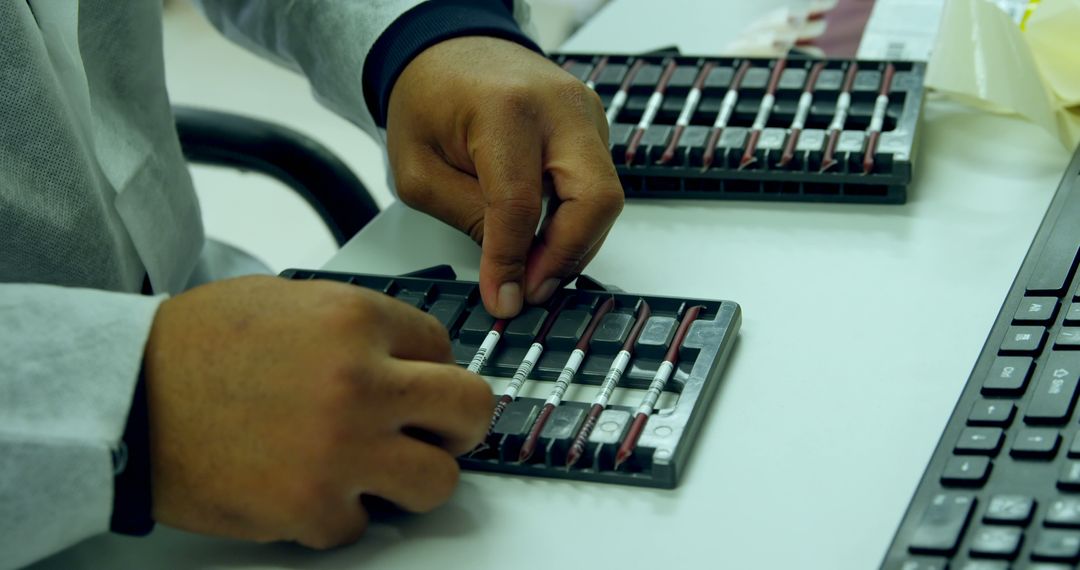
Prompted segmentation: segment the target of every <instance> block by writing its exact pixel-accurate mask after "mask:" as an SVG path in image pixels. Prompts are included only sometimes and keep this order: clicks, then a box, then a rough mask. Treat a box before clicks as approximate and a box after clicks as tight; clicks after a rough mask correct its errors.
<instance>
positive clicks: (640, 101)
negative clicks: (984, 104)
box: [551, 53, 926, 204]
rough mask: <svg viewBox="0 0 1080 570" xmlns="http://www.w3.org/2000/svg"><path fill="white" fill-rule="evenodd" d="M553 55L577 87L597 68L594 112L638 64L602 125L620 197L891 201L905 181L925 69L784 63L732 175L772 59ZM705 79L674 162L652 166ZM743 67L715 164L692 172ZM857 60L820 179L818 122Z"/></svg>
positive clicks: (829, 115) (825, 122)
mask: <svg viewBox="0 0 1080 570" xmlns="http://www.w3.org/2000/svg"><path fill="white" fill-rule="evenodd" d="M551 57H552V59H553V60H554V61H555V62H556V63H559V64H560V65H562V66H563V67H564V69H567V71H569V72H570V73H571V74H573V75H575V76H576V77H578V78H580V79H582V81H586V80H588V79H590V78H591V77H592V76H593V73H592V72H593V70H594V69H595V68H596V66H598V65H599V64H600V62H601V61H604V63H605V66H604V69H603V70H602V71H601V72H600V73H599V74H598V75H597V76H595V77H594V78H593V79H594V82H593V88H594V89H595V90H596V92H597V94H599V95H600V98H601V100H602V101H603V103H604V106H605V109H607V108H608V107H609V105H610V104H611V101H612V99H613V97H614V95H615V93H616V92H617V91H618V90H619V88H620V84H621V83H622V82H623V79H624V78H625V77H626V75H627V72H628V70H629V69H630V68H631V67H632V66H633V65H634V64H635V63H636V62H637V61H638V60H642V61H644V66H643V67H642V68H641V69H640V71H638V72H637V75H636V76H635V77H634V79H633V81H632V84H631V86H630V89H629V93H628V97H627V99H626V103H625V106H624V107H623V108H622V110H621V111H620V112H618V114H617V117H616V118H615V120H614V122H613V123H612V124H611V125H610V127H611V128H610V145H611V151H612V158H613V160H614V162H615V165H616V170H617V171H618V174H619V177H620V179H621V181H622V184H623V188H624V189H625V191H626V196H627V197H628V198H695V199H701V198H706V199H735V200H785V201H809V202H859V203H890V204H900V203H903V202H905V201H906V199H907V186H908V184H909V183H910V182H911V176H912V173H911V169H912V159H913V157H914V150H915V143H916V134H917V126H918V119H919V114H920V112H921V109H922V100H923V78H924V76H925V72H926V67H925V64H924V63H921V62H910V61H892V62H889V61H869V60H858V61H855V60H842V59H824V60H822V59H811V58H807V57H802V56H789V57H787V58H785V66H784V68H783V70H782V72H781V73H780V75H779V76H778V82H777V86H776V90H775V104H774V106H773V108H772V112H771V114H770V115H769V118H768V122H767V123H766V126H765V128H764V129H762V131H761V133H760V138H759V140H758V142H757V145H756V153H754V155H755V158H756V159H757V160H756V161H755V162H754V163H753V164H751V165H750V166H748V167H746V168H744V169H740V168H739V163H740V159H741V157H742V156H743V153H744V150H745V148H746V145H747V142H748V139H749V133H750V130H751V126H752V124H753V123H754V119H755V117H756V115H757V113H758V110H759V107H760V106H761V103H762V100H763V99H764V95H765V92H766V89H767V86H768V84H769V80H770V76H771V72H772V69H773V68H774V66H775V65H776V64H777V61H778V60H777V59H768V58H732V57H705V56H684V55H671V54H662V53H661V54H656V55H640V56H635V55H614V54H581V53H565V54H555V55H552V56H551ZM668 62H674V63H675V64H676V66H677V67H676V68H675V72H674V74H673V75H672V76H671V80H670V83H669V84H668V87H667V90H666V92H665V94H664V99H663V103H662V105H661V106H660V109H659V112H658V113H657V115H656V118H655V120H654V121H653V123H652V125H651V126H650V127H649V128H648V129H647V130H646V131H645V133H644V136H642V137H641V151H640V152H638V153H637V155H636V157H635V159H634V162H633V163H631V164H626V160H625V155H626V148H627V145H628V143H629V142H630V140H631V137H632V135H633V131H634V130H635V128H636V127H637V126H638V121H639V120H640V119H641V117H642V115H643V113H644V111H645V108H646V105H647V102H648V100H649V98H650V96H651V95H652V93H653V91H654V89H655V87H656V85H657V83H658V82H659V81H660V77H661V75H662V72H663V70H664V68H665V67H666V66H667V65H668ZM709 62H711V63H713V64H714V65H715V67H714V68H713V69H712V71H711V72H710V73H709V74H708V76H707V79H706V81H705V84H704V87H703V89H702V90H701V91H702V95H701V99H700V103H699V104H698V106H697V110H696V112H694V113H693V115H692V118H691V120H690V124H689V126H688V127H687V128H686V130H685V131H684V132H683V134H682V136H681V137H680V143H679V145H678V147H677V148H676V149H675V150H676V155H675V158H674V159H673V160H672V161H670V162H667V163H666V164H658V163H657V161H658V160H659V159H660V157H661V156H662V155H663V152H664V150H665V148H666V147H667V146H668V143H669V142H670V139H671V136H672V132H673V129H674V125H675V123H676V119H677V118H678V116H679V114H680V111H681V110H682V108H683V105H684V103H685V102H686V100H687V96H688V93H689V92H690V90H691V88H692V86H693V84H694V80H695V78H696V77H697V74H698V72H699V71H700V69H701V68H702V67H703V66H704V65H705V64H706V63H709ZM744 62H745V63H748V64H749V67H748V70H747V72H746V73H745V75H744V76H743V79H742V83H741V85H740V87H739V89H738V101H737V103H736V105H735V108H734V112H733V113H732V115H731V119H730V121H729V122H728V124H727V126H726V127H725V128H724V129H723V130H722V132H721V133H720V135H719V139H718V140H717V142H716V159H715V160H714V162H713V164H712V166H711V167H709V168H708V169H703V165H702V162H703V155H704V153H705V149H706V147H707V145H708V140H709V137H710V134H712V127H713V124H714V119H715V118H716V116H717V113H718V111H719V109H720V107H721V101H722V100H723V98H724V96H725V94H726V92H727V90H728V88H729V87H730V85H731V82H732V78H733V76H735V75H736V71H737V70H738V69H739V67H741V66H742V65H743V63H744ZM818 62H821V63H822V70H821V72H820V74H819V75H818V76H817V80H816V81H815V83H814V86H813V89H812V96H813V102H812V104H811V106H810V109H809V114H808V116H807V117H806V121H805V126H804V128H803V130H802V132H801V135H800V136H799V138H798V140H797V146H796V151H795V155H794V158H793V159H792V160H790V162H787V163H786V164H785V165H784V166H780V165H779V164H778V163H779V161H780V158H781V156H782V151H783V148H784V146H785V144H786V143H787V141H788V139H789V137H790V135H791V129H790V126H791V123H792V119H793V118H794V116H795V114H796V110H797V108H798V102H799V98H800V97H801V96H802V92H803V91H804V87H805V85H806V82H807V79H808V77H809V76H810V72H811V71H812V70H813V69H814V66H815V64H817V63H818ZM853 63H855V64H857V68H856V69H857V71H856V72H855V73H854V75H853V81H852V84H851V89H850V101H851V104H850V108H849V111H848V114H847V120H846V122H845V124H844V127H843V130H842V131H838V137H837V142H836V150H835V158H836V164H835V165H834V166H832V167H830V168H829V169H828V170H826V171H824V172H822V171H821V165H822V156H823V153H824V150H825V146H826V144H827V141H828V139H829V130H828V127H829V124H830V122H831V121H832V119H833V115H834V113H835V111H836V106H837V105H836V104H837V101H838V99H839V97H840V93H841V90H842V88H843V85H844V80H845V78H846V75H847V70H848V69H849V67H850V66H851V65H852V64H853ZM888 66H891V67H892V70H893V74H892V81H891V83H890V86H889V89H888V93H887V98H888V104H887V106H886V107H885V114H884V117H883V124H882V127H881V132H880V137H879V138H878V141H877V143H876V152H875V153H874V154H873V168H872V170H871V171H870V172H868V173H864V169H863V158H864V156H865V152H866V148H867V146H868V141H869V137H868V135H867V132H868V131H867V127H868V126H869V125H870V122H871V116H872V114H873V111H874V106H875V102H876V100H877V99H878V96H879V94H880V93H879V91H880V88H881V84H882V79H883V76H884V75H885V71H886V69H887V67H888Z"/></svg>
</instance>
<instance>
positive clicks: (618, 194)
mask: <svg viewBox="0 0 1080 570" xmlns="http://www.w3.org/2000/svg"><path fill="white" fill-rule="evenodd" d="M589 200H591V201H592V202H593V203H594V204H596V209H597V210H600V211H602V212H609V213H613V214H615V215H616V216H617V215H618V214H620V213H621V212H622V210H623V206H624V205H625V203H626V198H625V196H624V195H623V192H622V189H621V188H610V189H609V188H607V187H604V188H603V189H601V190H599V191H597V192H593V193H591V195H590V196H589Z"/></svg>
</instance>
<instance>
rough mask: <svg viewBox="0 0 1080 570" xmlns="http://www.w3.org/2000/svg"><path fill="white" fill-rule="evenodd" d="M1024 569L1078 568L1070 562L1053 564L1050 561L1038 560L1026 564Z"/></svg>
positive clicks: (1066, 569)
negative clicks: (1069, 563) (1070, 564)
mask: <svg viewBox="0 0 1080 570" xmlns="http://www.w3.org/2000/svg"><path fill="white" fill-rule="evenodd" d="M1024 570H1076V569H1075V568H1073V567H1072V566H1069V565H1068V564H1051V563H1049V562H1037V563H1035V564H1028V565H1027V566H1024Z"/></svg>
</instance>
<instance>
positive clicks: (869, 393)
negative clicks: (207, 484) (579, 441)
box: [40, 0, 1068, 570]
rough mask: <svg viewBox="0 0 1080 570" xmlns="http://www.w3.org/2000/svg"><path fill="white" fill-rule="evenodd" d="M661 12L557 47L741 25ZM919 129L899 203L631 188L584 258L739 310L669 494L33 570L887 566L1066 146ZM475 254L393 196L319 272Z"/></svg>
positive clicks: (469, 483)
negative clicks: (304, 542)
mask: <svg viewBox="0 0 1080 570" xmlns="http://www.w3.org/2000/svg"><path fill="white" fill-rule="evenodd" d="M664 4H665V9H664V10H662V11H661V10H658V9H657V6H659V4H655V3H651V2H646V1H644V0H633V1H631V0H623V1H619V2H615V3H614V4H611V5H609V6H608V7H607V8H605V10H604V11H603V12H601V13H600V15H599V16H598V17H597V18H596V19H595V20H594V21H593V22H591V23H590V24H589V25H588V26H586V27H585V28H584V29H583V30H582V31H581V32H580V33H579V34H578V35H577V36H575V37H574V38H572V39H571V40H570V42H569V43H568V44H567V45H566V46H565V49H566V50H567V51H571V50H578V51H610V52H619V51H627V52H632V51H640V50H645V49H652V48H655V47H660V46H663V45H670V44H672V43H677V44H679V45H680V47H681V48H682V49H683V51H684V52H686V53H709V51H710V49H716V48H715V45H717V40H716V39H710V36H709V35H708V34H707V33H706V31H707V30H708V29H710V27H712V26H719V27H724V26H729V27H730V24H729V22H730V21H731V20H730V19H728V18H724V17H720V16H717V17H714V18H704V17H692V16H690V14H691V8H692V7H696V8H695V9H705V8H703V7H705V6H710V5H711V4H712V3H704V2H693V1H691V0H680V1H677V2H673V1H669V2H665V3H664ZM730 4H735V3H734V2H732V3H730ZM739 4H747V5H749V4H751V3H739ZM767 4H769V3H761V5H755V7H754V8H752V10H759V9H760V10H764V9H765V7H766V5H767ZM708 9H710V10H713V9H714V8H708ZM741 9H743V10H751V8H749V7H748V6H743V7H742V8H741ZM676 15H681V17H677V16H676ZM743 21H745V20H743ZM630 30H633V31H634V32H633V33H630ZM730 33H731V32H730V31H725V32H724V33H723V34H722V35H727V34H730ZM711 37H712V38H716V37H718V35H717V34H715V33H714V34H713V35H712V36H711ZM920 144H921V148H920V149H919V152H918V155H917V163H916V169H915V171H916V178H915V181H914V183H913V184H912V186H911V188H910V192H911V195H910V200H909V202H908V203H907V204H905V205H902V206H885V205H883V206H859V205H843V204H836V205H819V204H801V203H791V204H787V203H762V202H730V201H723V202H721V201H716V202H706V201H635V202H631V203H628V204H627V207H626V209H625V211H624V214H623V215H622V217H621V218H620V220H619V222H618V223H617V224H616V226H615V229H614V230H613V232H612V233H611V236H610V238H609V239H608V241H607V245H606V246H605V247H604V250H603V251H602V252H601V254H600V255H599V256H598V257H597V258H596V259H595V261H594V262H593V263H592V265H591V266H590V268H589V270H588V273H589V274H591V275H592V276H594V277H596V278H598V279H599V280H600V281H602V282H604V283H610V284H614V285H617V286H619V287H621V288H623V289H625V290H626V291H629V292H639V293H647V294H656V295H665V296H689V297H701V298H715V299H730V300H734V301H737V302H739V303H740V304H741V305H742V307H743V310H744V322H743V327H742V331H741V334H740V339H739V341H738V345H737V347H736V350H735V351H734V353H733V354H732V357H731V361H730V363H729V366H728V368H727V370H726V372H725V374H724V377H723V383H722V385H721V386H720V390H719V391H718V393H717V395H716V399H715V401H714V402H713V404H712V406H711V408H710V409H709V417H708V419H707V421H706V422H705V424H704V426H703V429H702V431H701V433H700V435H699V439H698V442H697V444H696V446H695V449H694V450H693V454H692V457H691V462H690V464H689V468H688V470H687V471H686V472H685V473H684V478H683V480H682V482H681V484H680V486H679V487H678V488H677V489H675V490H671V491H665V490H651V489H641V488H629V487H620V486H614V485H600V484H586V483H576V482H567V481H549V480H541V479H529V478H521V477H513V476H499V475H480V474H465V475H464V476H463V477H462V482H461V486H460V488H459V489H458V491H457V493H456V494H455V495H454V497H453V498H452V499H451V501H450V502H449V503H448V504H447V505H446V506H444V507H442V508H440V509H439V510H437V511H436V512H434V513H431V514H429V515H425V516H416V517H409V518H405V519H403V520H398V521H394V522H389V523H380V524H376V525H375V526H373V527H372V528H371V530H370V531H369V533H368V535H367V536H366V537H365V538H364V539H362V540H361V542H359V543H358V544H356V545H353V546H350V547H346V548H342V549H338V550H335V551H331V552H322V553H320V552H312V551H308V550H305V549H302V548H300V547H296V546H291V545H254V544H241V543H235V542H231V541H225V540H218V539H208V538H203V537H197V536H194V535H189V534H185V533H180V532H177V531H172V530H170V529H159V530H158V531H156V532H155V534H154V535H153V536H152V537H151V538H148V539H141V540H140V539H129V538H121V537H116V536H102V537H97V538H94V539H91V540H89V541H87V542H85V543H83V544H81V545H79V546H78V547H76V548H73V549H70V550H68V551H65V552H63V553H61V554H59V555H57V556H55V557H53V558H51V559H49V560H47V561H45V562H44V563H42V564H41V565H40V568H91V567H93V568H98V567H114V568H134V567H155V568H188V567H207V568H326V569H343V568H371V569H376V568H380V569H381V568H394V569H412V568H471V569H482V568H491V569H500V570H501V569H504V568H513V569H515V570H518V569H520V570H525V569H534V568H535V569H543V570H550V569H551V568H619V569H630V568H652V569H656V568H680V569H681V568H706V567H709V568H720V567H723V568H739V569H743V568H803V569H806V568H812V569H818V568H820V569H830V570H841V569H850V570H866V569H869V568H876V567H877V565H878V564H880V562H881V560H882V558H883V556H884V553H885V550H886V548H887V546H888V544H889V542H890V540H891V539H892V535H893V533H894V531H895V529H896V525H897V524H898V522H899V521H900V518H901V515H902V514H903V512H904V510H905V508H906V507H907V503H908V500H909V498H910V496H911V493H912V492H913V490H914V488H915V486H916V484H917V483H918V481H919V478H920V477H921V475H922V472H923V468H924V466H925V464H926V461H927V460H928V458H929V456H930V454H931V452H932V451H933V449H934V446H935V445H936V443H937V439H938V436H939V434H940V432H941V429H942V428H943V426H944V424H945V421H946V419H947V418H948V416H949V414H950V413H951V411H952V408H953V405H954V403H955V401H956V398H957V397H958V396H959V394H960V390H961V388H962V387H963V385H964V382H965V381H966V379H967V376H968V374H969V372H970V370H971V367H972V365H973V364H974V361H975V358H976V356H977V355H978V353H979V350H980V349H981V347H982V344H983V341H984V340H985V337H986V335H987V333H988V332H989V330H990V326H991V323H992V322H993V320H994V318H995V316H996V314H997V311H998V309H999V307H1000V304H1001V302H1002V300H1003V299H1004V296H1005V294H1006V292H1007V291H1008V289H1009V286H1010V284H1011V283H1012V279H1013V276H1014V274H1015V272H1016V270H1017V269H1018V268H1019V265H1020V262H1021V261H1022V259H1023V256H1024V253H1025V252H1026V250H1027V248H1028V245H1029V243H1030V240H1031V238H1032V236H1033V235H1034V232H1035V230H1036V228H1037V227H1038V225H1039V222H1040V221H1041V219H1042V216H1043V212H1044V211H1045V208H1046V206H1047V204H1048V203H1049V199H1050V197H1051V196H1052V194H1053V191H1054V189H1055V188H1056V187H1057V184H1058V181H1059V179H1060V177H1061V174H1062V169H1063V168H1064V166H1065V164H1066V162H1067V159H1068V153H1067V152H1066V151H1064V150H1063V149H1062V148H1061V147H1060V146H1059V144H1058V143H1057V142H1055V141H1054V140H1052V139H1051V138H1050V137H1048V136H1047V135H1045V134H1043V132H1042V131H1040V130H1039V129H1038V128H1037V127H1035V126H1032V125H1029V124H1026V123H1022V122H1020V121H1018V120H1015V119H1010V118H1004V117H992V116H986V115H979V114H976V113H974V112H972V111H968V110H965V109H963V108H960V107H956V106H952V105H949V104H946V103H943V102H940V101H935V100H931V101H929V102H928V103H927V105H926V108H925V112H924V119H923V124H922V138H921V143H920ZM477 260H478V250H477V248H476V246H474V245H473V244H472V243H471V242H470V241H469V240H468V239H467V238H465V237H464V236H462V235H459V234H457V233H456V232H454V231H453V230H450V229H448V228H446V227H444V226H442V225H441V224H439V223H438V222H435V221H433V220H431V219H428V218H426V217H424V216H422V215H420V214H417V213H415V212H412V211H410V210H408V209H406V208H405V207H403V206H401V205H400V204H395V205H394V206H392V207H391V208H389V209H388V210H387V211H386V212H384V213H383V214H382V215H381V216H380V217H379V218H378V219H376V220H375V221H374V222H373V223H372V224H371V225H369V226H368V227H367V228H365V229H364V231H363V232H361V233H360V234H359V235H358V236H357V237H356V238H354V239H353V240H352V241H351V242H349V244H348V245H346V246H345V248H344V249H343V250H342V251H341V252H340V253H339V254H338V255H337V256H335V257H334V258H333V259H332V260H331V261H330V263H329V264H328V265H327V266H326V268H327V269H335V270H348V271H355V272H369V273H389V274H396V273H402V272H407V271H411V270H415V269H419V268H422V267H427V266H430V265H435V264H438V263H450V264H452V265H453V266H454V268H455V269H456V270H457V272H458V275H459V277H460V278H462V279H475V278H476V276H477ZM267 500H272V499H270V498H268V499H267Z"/></svg>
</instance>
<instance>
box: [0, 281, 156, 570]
mask: <svg viewBox="0 0 1080 570" xmlns="http://www.w3.org/2000/svg"><path fill="white" fill-rule="evenodd" d="M162 300H163V297H147V296H140V295H134V294H123V293H113V292H107V291H100V290H94V289H76V288H66V287H58V286H52V285H36V284H8V283H0V363H3V364H2V368H0V513H3V515H4V516H3V517H2V518H0V553H3V554H2V555H0V568H9V567H10V568H15V567H19V566H23V565H26V564H29V563H31V562H33V561H35V560H37V559H39V558H42V557H44V556H46V555H48V554H51V553H53V552H56V551H58V550H61V549H63V548H65V547H67V546H70V545H72V544H75V543H76V542H79V541H81V540H83V539H85V538H87V537H90V536H93V535H95V534H98V533H101V532H105V531H108V530H109V521H110V517H111V515H112V507H113V462H112V451H113V450H115V449H116V448H117V447H118V445H119V442H120V439H121V437H122V435H123V432H124V427H125V425H126V421H127V415H128V410H129V409H130V407H131V398H132V394H133V392H134V388H135V381H136V379H137V378H138V375H139V369H140V367H141V365H142V354H143V347H144V345H145V343H146V339H147V337H148V335H149V332H150V327H151V324H152V323H153V320H154V315H155V313H156V311H157V307H158V305H159V304H160V303H161V301H162Z"/></svg>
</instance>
